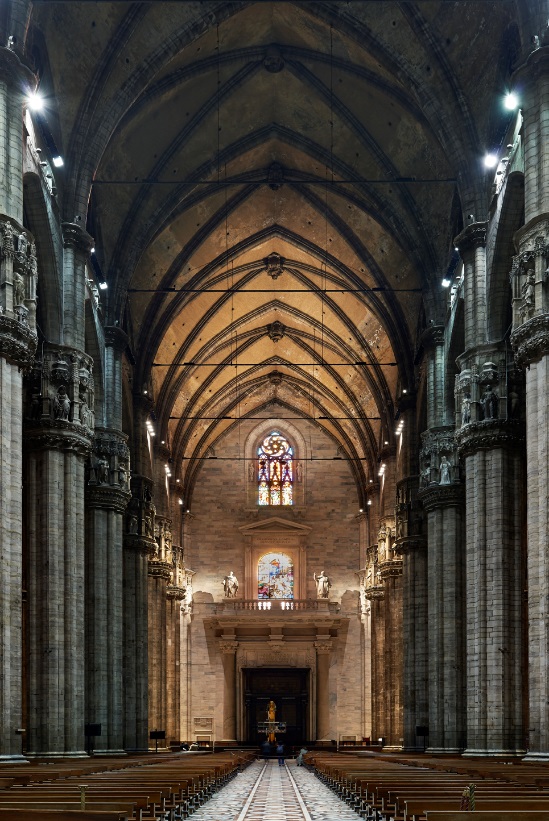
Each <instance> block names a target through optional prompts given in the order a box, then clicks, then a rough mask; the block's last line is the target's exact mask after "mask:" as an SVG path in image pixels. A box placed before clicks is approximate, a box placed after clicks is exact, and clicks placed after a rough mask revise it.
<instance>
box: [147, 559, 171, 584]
mask: <svg viewBox="0 0 549 821" xmlns="http://www.w3.org/2000/svg"><path fill="white" fill-rule="evenodd" d="M147 572H148V574H149V576H152V577H153V578H155V579H166V581H170V579H171V577H172V566H171V564H170V563H169V562H158V561H155V560H154V559H152V560H149V567H148V571H147Z"/></svg>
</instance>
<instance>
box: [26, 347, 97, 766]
mask: <svg viewBox="0 0 549 821" xmlns="http://www.w3.org/2000/svg"><path fill="white" fill-rule="evenodd" d="M29 389H30V390H29V392H30V394H31V396H32V399H31V401H30V403H29V416H28V418H27V420H26V430H25V446H26V450H27V456H26V462H27V477H28V481H27V523H28V525H27V543H28V648H29V668H28V669H29V673H28V682H29V719H28V750H29V754H32V755H40V756H63V755H71V756H75V755H84V754H85V752H84V746H85V745H84V723H85V713H84V687H85V684H84V659H85V655H84V569H85V554H84V529H85V528H84V482H85V463H86V459H87V457H88V455H89V453H90V450H91V444H92V440H91V437H92V432H91V429H90V427H89V425H88V421H89V420H88V418H87V417H86V416H85V414H84V415H82V414H81V408H82V406H83V405H84V404H85V406H86V407H88V408H91V409H93V405H94V402H93V377H92V360H91V358H90V357H88V356H87V355H86V354H84V353H82V352H81V351H78V350H75V349H68V348H66V347H64V346H61V345H47V346H44V347H43V349H42V358H41V360H40V361H38V362H36V364H35V367H34V369H33V372H32V375H31V379H30V385H29ZM60 694H61V696H62V697H60Z"/></svg>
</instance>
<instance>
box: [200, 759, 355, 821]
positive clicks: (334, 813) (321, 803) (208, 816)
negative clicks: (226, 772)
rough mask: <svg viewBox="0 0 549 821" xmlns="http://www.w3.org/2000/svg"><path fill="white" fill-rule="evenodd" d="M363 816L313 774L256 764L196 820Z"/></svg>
mask: <svg viewBox="0 0 549 821" xmlns="http://www.w3.org/2000/svg"><path fill="white" fill-rule="evenodd" d="M358 818H359V816H358V815H357V814H356V813H355V812H353V811H352V810H350V809H349V807H348V806H347V805H346V804H344V803H343V801H340V799H339V798H337V796H335V795H334V794H333V793H332V792H331V790H329V789H328V788H327V787H325V786H324V785H323V784H322V783H321V782H320V781H319V780H318V779H317V778H316V776H315V775H313V773H311V772H308V771H307V770H305V768H304V767H296V765H295V762H294V761H292V762H289V763H288V765H287V766H285V767H279V766H278V764H277V762H276V761H268V762H267V763H265V762H263V761H256V762H255V763H254V764H251V765H250V766H249V767H248V768H247V769H246V770H245V771H244V772H243V773H240V774H239V775H237V776H236V777H235V778H234V779H233V780H232V781H231V782H230V784H227V786H226V787H223V789H222V790H220V791H219V792H218V793H216V795H214V797H213V798H212V799H211V801H208V803H207V804H205V805H204V806H203V807H201V808H200V809H199V810H198V811H197V812H195V813H194V814H193V815H192V816H191V819H192V821H334V819H337V821H357V819H358Z"/></svg>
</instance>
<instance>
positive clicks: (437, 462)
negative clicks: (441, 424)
mask: <svg viewBox="0 0 549 821" xmlns="http://www.w3.org/2000/svg"><path fill="white" fill-rule="evenodd" d="M421 439H422V443H423V447H422V448H421V451H420V457H419V458H420V491H421V492H423V491H424V490H425V489H426V488H428V487H429V486H431V485H433V484H437V485H449V484H452V483H453V482H459V480H460V475H459V462H458V459H457V451H456V444H455V441H454V431H453V429H452V428H433V429H431V430H428V431H425V433H422V434H421Z"/></svg>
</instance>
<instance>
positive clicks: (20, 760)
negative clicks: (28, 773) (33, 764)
mask: <svg viewBox="0 0 549 821" xmlns="http://www.w3.org/2000/svg"><path fill="white" fill-rule="evenodd" d="M28 763H29V759H28V758H25V756H24V755H0V764H28Z"/></svg>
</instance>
